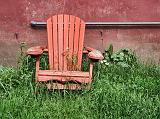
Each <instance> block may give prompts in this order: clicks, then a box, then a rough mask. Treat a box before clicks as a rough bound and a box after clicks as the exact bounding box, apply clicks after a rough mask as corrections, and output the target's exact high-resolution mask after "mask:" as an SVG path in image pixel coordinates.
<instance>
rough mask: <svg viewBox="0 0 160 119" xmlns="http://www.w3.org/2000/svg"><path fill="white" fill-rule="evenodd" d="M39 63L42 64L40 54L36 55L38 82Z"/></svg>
mask: <svg viewBox="0 0 160 119" xmlns="http://www.w3.org/2000/svg"><path fill="white" fill-rule="evenodd" d="M39 65H40V56H37V57H36V82H38V72H39Z"/></svg>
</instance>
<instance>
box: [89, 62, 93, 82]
mask: <svg viewBox="0 0 160 119" xmlns="http://www.w3.org/2000/svg"><path fill="white" fill-rule="evenodd" d="M92 71H93V63H92V62H91V63H90V65H89V78H90V80H92Z"/></svg>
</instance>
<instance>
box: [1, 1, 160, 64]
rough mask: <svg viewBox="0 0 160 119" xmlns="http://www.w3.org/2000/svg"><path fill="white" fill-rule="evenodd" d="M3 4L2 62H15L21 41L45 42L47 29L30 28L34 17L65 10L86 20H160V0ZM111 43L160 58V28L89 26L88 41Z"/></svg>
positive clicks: (97, 45) (101, 44) (95, 44)
mask: <svg viewBox="0 0 160 119" xmlns="http://www.w3.org/2000/svg"><path fill="white" fill-rule="evenodd" d="M0 6H1V7H0V65H15V64H16V61H17V57H18V55H19V54H18V53H19V51H20V50H19V46H20V43H21V42H26V43H27V44H28V46H34V45H41V44H46V41H47V34H46V31H45V30H37V29H36V30H34V29H31V27H30V25H29V23H30V21H31V20H36V21H46V19H47V18H48V17H49V16H51V15H55V14H60V13H66V14H73V15H76V16H78V17H80V18H82V19H84V20H85V21H160V0H0ZM100 31H102V32H103V41H102V40H101V39H102V38H101V35H100ZM109 43H112V44H113V45H114V47H115V48H116V49H119V48H132V49H134V50H135V51H136V52H137V54H138V55H139V56H141V57H142V58H144V59H154V60H155V61H156V62H159V61H160V29H156V28H155V29H149V28H145V29H140V28H134V29H133V28H132V29H131V28H128V29H89V30H86V34H85V45H88V46H92V47H95V48H98V49H100V50H103V49H104V48H105V47H106V46H107V45H108V44H109Z"/></svg>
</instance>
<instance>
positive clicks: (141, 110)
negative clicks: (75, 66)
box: [0, 47, 160, 119]
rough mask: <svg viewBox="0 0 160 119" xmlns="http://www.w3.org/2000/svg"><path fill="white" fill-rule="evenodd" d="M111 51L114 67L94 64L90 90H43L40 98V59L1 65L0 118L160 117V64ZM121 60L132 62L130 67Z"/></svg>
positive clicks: (45, 64) (44, 58)
mask: <svg viewBox="0 0 160 119" xmlns="http://www.w3.org/2000/svg"><path fill="white" fill-rule="evenodd" d="M110 49H113V47H112V48H110ZM108 52H109V53H107V56H105V60H106V59H107V57H109V58H110V59H107V63H110V64H109V65H105V62H104V63H96V64H95V65H94V71H93V73H94V78H93V79H94V81H93V85H92V90H90V91H88V90H82V91H69V90H63V91H59V90H57V91H55V90H46V89H42V90H41V91H40V93H39V94H35V93H34V90H35V84H34V80H35V78H34V72H35V67H34V65H35V59H33V58H32V57H30V56H27V57H23V58H22V60H21V61H19V67H18V68H8V67H0V117H1V118H3V119H5V118H17V119H23V118H26V119H39V118H47V119H53V118H55V119H56V118H58V119H59V118H68V119H74V118H75V119H77V118H80V119H89V118H91V119H97V118H100V119H103V118H106V119H108V118H113V119H115V118H129V119H130V118H131V119H135V118H136V119H139V118H145V119H158V118H160V113H159V112H160V94H159V92H160V88H159V87H160V79H159V77H160V66H156V65H147V64H141V63H139V62H136V61H137V59H135V58H136V57H135V55H133V54H131V55H130V54H128V53H127V55H126V56H125V57H123V60H121V56H119V55H122V54H120V53H122V52H123V53H124V50H120V53H116V54H117V55H116V56H113V54H114V53H113V52H112V50H111V51H108ZM127 52H128V51H127ZM124 55H125V53H124ZM83 58H84V59H83V61H84V63H83V65H84V66H83V69H84V70H87V66H88V64H89V62H88V60H87V59H86V58H85V56H83ZM117 59H118V60H117ZM118 62H124V63H126V64H127V67H123V66H122V65H119V64H118ZM135 62H136V63H135ZM132 63H134V65H133V64H132ZM40 67H41V69H47V68H48V57H47V54H43V56H42V58H41V65H40Z"/></svg>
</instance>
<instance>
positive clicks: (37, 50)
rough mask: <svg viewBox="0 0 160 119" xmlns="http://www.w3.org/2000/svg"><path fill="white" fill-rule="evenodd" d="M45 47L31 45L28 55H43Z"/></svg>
mask: <svg viewBox="0 0 160 119" xmlns="http://www.w3.org/2000/svg"><path fill="white" fill-rule="evenodd" d="M44 49H45V47H43V46H35V47H31V48H29V49H28V50H27V55H31V56H38V55H41V54H42V53H43V51H44Z"/></svg>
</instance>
